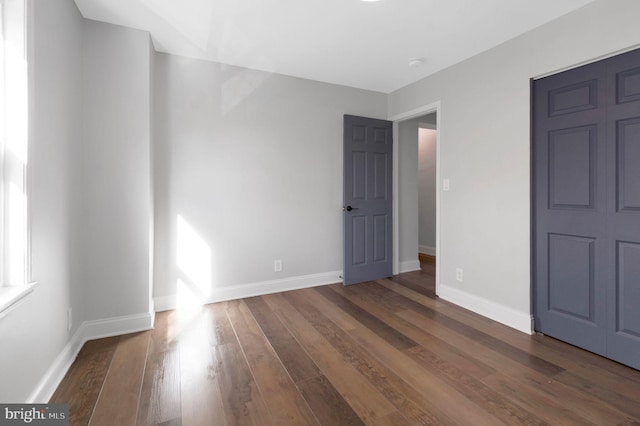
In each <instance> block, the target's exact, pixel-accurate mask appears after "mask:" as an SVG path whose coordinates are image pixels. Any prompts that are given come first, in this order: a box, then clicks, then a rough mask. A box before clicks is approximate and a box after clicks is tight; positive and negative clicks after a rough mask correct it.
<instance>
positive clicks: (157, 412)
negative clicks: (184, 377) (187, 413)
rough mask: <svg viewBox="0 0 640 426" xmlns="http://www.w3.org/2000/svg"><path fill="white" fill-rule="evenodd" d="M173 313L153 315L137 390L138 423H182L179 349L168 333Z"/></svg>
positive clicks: (169, 332)
mask: <svg viewBox="0 0 640 426" xmlns="http://www.w3.org/2000/svg"><path fill="white" fill-rule="evenodd" d="M174 315H175V312H174V311H169V312H162V313H159V314H157V315H156V319H155V325H154V329H153V330H152V331H151V336H150V337H149V349H148V355H147V361H146V366H145V370H144V377H143V380H142V389H141V391H140V402H139V404H138V418H137V424H138V425H156V424H162V423H166V422H173V424H176V425H180V424H181V423H182V421H181V419H182V414H181V393H180V353H179V351H178V347H177V341H175V339H174V336H171V329H172V325H173V321H172V319H173V316H174Z"/></svg>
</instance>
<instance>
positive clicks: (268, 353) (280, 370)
mask: <svg viewBox="0 0 640 426" xmlns="http://www.w3.org/2000/svg"><path fill="white" fill-rule="evenodd" d="M227 315H228V316H229V319H230V321H231V325H232V326H233V329H234V330H235V333H236V336H237V337H238V341H239V342H240V345H241V347H242V350H243V352H244V354H245V356H246V358H247V362H248V363H249V367H250V368H251V372H252V374H253V377H254V378H255V380H256V383H257V385H258V388H259V389H260V391H261V393H262V396H263V398H264V400H265V402H266V403H267V409H268V410H269V412H270V413H271V418H272V420H273V422H274V423H275V424H287V425H313V424H319V423H318V421H317V419H316V417H315V416H314V415H313V413H312V412H311V409H310V408H309V406H308V405H307V403H306V401H305V400H304V398H302V395H301V394H300V393H299V392H298V389H297V387H296V386H295V384H294V383H293V381H292V380H291V378H290V376H289V374H288V373H287V371H286V370H285V369H284V367H283V366H282V364H281V362H280V360H279V359H278V356H277V354H276V353H275V351H274V350H273V348H272V347H271V345H270V344H269V341H268V340H267V338H266V337H265V336H264V334H263V333H262V331H261V329H260V327H259V326H258V324H257V323H256V321H255V319H254V318H253V316H252V315H251V311H250V310H249V308H247V305H246V304H245V303H244V302H243V301H240V302H237V303H229V304H228V307H227Z"/></svg>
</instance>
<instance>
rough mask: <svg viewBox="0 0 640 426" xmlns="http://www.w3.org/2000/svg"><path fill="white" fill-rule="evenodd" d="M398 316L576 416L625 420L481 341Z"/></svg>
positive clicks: (600, 421) (429, 321)
mask: <svg viewBox="0 0 640 426" xmlns="http://www.w3.org/2000/svg"><path fill="white" fill-rule="evenodd" d="M398 315H399V316H402V317H403V318H405V319H407V320H408V321H410V322H413V323H415V324H416V325H417V326H419V327H421V328H424V329H425V330H429V332H430V333H432V334H434V335H436V336H438V337H440V338H441V339H443V340H448V341H449V342H450V343H452V344H454V345H456V346H458V347H460V348H465V350H466V351H467V353H468V354H470V355H472V356H473V357H475V358H478V359H479V360H481V361H482V362H484V363H485V364H487V365H489V366H491V367H493V368H495V369H496V370H497V371H500V372H501V373H503V374H504V375H506V376H507V377H509V379H510V380H511V381H512V382H513V383H514V384H517V385H518V386H524V387H529V388H535V389H538V390H540V391H542V392H545V393H546V395H548V396H550V397H551V398H554V399H557V400H563V401H564V402H565V404H567V405H568V406H570V407H571V408H572V410H573V411H574V412H575V413H577V414H579V415H580V416H582V417H585V419H588V420H589V421H592V422H594V423H596V424H611V422H612V419H617V420H618V421H619V422H622V421H623V420H624V416H621V413H620V412H619V411H618V410H616V409H614V408H613V407H610V406H608V405H606V404H603V403H602V402H599V401H597V399H596V398H593V397H590V396H589V395H586V394H584V393H582V392H579V391H577V390H576V389H573V388H571V387H568V386H566V385H563V384H561V383H559V382H557V381H555V380H553V379H552V378H551V377H549V376H547V375H545V374H543V373H541V372H540V371H538V370H536V369H535V368H531V367H528V366H525V365H523V364H521V363H520V362H518V361H517V360H514V359H513V358H511V357H510V356H509V355H508V354H505V355H502V354H500V353H498V352H496V351H494V350H492V349H491V348H489V347H487V346H486V345H485V344H483V343H482V342H478V341H476V340H474V339H473V338H470V337H468V336H465V335H460V334H458V333H456V332H453V330H451V329H449V328H448V327H443V326H439V325H438V322H436V321H435V320H432V319H429V318H427V317H425V316H422V315H420V314H419V313H417V312H415V311H405V312H401V313H399V314H398ZM562 395H564V396H562ZM603 422H604V423H603Z"/></svg>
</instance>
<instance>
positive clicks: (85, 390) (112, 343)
mask: <svg viewBox="0 0 640 426" xmlns="http://www.w3.org/2000/svg"><path fill="white" fill-rule="evenodd" d="M119 341H120V337H119V336H117V337H109V338H106V339H98V340H92V341H89V342H87V343H85V345H84V346H83V348H82V349H81V351H80V353H79V354H78V357H77V358H76V361H75V362H74V363H73V364H72V365H71V368H70V369H69V371H68V372H67V374H66V375H65V377H64V379H63V380H62V382H61V383H60V385H59V386H58V388H57V389H56V391H55V393H54V394H53V396H52V397H51V400H50V401H49V402H51V403H53V404H69V423H70V424H72V425H86V424H88V423H89V419H91V415H92V414H93V409H94V407H95V405H96V401H97V400H98V396H99V395H100V390H101V389H102V386H103V384H104V380H105V378H106V377H107V372H108V370H109V366H110V365H111V361H112V359H113V354H114V353H115V351H116V348H117V346H118V342H119Z"/></svg>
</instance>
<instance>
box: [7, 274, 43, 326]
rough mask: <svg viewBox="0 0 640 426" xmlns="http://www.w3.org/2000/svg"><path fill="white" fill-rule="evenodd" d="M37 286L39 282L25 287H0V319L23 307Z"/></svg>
mask: <svg viewBox="0 0 640 426" xmlns="http://www.w3.org/2000/svg"><path fill="white" fill-rule="evenodd" d="M37 286H38V282H37V281H35V282H32V283H29V284H24V285H16V286H0V319H2V318H4V317H6V316H7V315H9V313H10V312H11V311H13V310H14V309H15V308H17V307H18V306H19V305H21V304H22V303H23V302H24V301H25V300H26V299H27V296H29V295H30V294H31V293H33V290H35V288H36V287H37Z"/></svg>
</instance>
